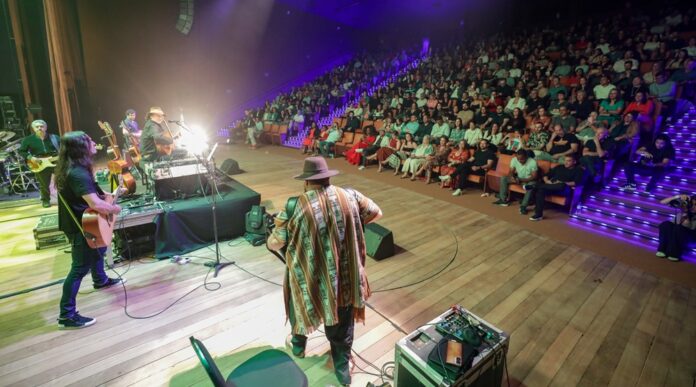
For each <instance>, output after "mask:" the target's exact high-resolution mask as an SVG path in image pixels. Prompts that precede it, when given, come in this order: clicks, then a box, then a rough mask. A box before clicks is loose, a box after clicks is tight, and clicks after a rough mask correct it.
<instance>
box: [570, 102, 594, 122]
mask: <svg viewBox="0 0 696 387" xmlns="http://www.w3.org/2000/svg"><path fill="white" fill-rule="evenodd" d="M568 108H569V109H570V111H571V113H574V114H573V115H574V116H575V118H579V119H581V120H585V119H587V117H589V116H590V113H592V111H594V105H593V104H592V102H590V101H588V100H584V101H582V102H578V101H575V102H573V103H571V104H570V105H568Z"/></svg>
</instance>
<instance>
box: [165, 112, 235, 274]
mask: <svg viewBox="0 0 696 387" xmlns="http://www.w3.org/2000/svg"><path fill="white" fill-rule="evenodd" d="M174 123H175V124H177V125H179V126H180V127H181V128H183V129H185V130H186V131H188V132H191V130H190V129H189V128H187V127H186V125H184V123H182V122H178V121H177V122H174ZM217 145H218V144H217V143H215V146H213V149H212V150H211V151H210V153H209V154H208V158H207V159H206V160H205V161H204V160H201V158H200V157H199V156H198V155H194V156H195V157H196V158H197V159H198V162H199V163H201V164H203V165H205V169H206V172H207V173H208V178H209V181H210V182H212V184H213V194H212V195H211V196H212V197H213V200H212V201H211V211H212V213H213V238H214V240H215V261H214V262H206V263H205V266H206V267H211V268H213V269H214V270H215V272H214V274H213V277H214V278H217V276H218V273H220V270H222V269H224V268H225V267H226V266H230V265H234V264H235V262H234V261H231V262H220V239H219V237H218V226H217V199H216V196H217V195H219V194H220V192H219V190H218V187H217V182H216V181H215V171H216V169H217V167H216V166H215V159H214V158H213V153H215V150H217ZM211 162H212V164H213V167H212V168H211V167H210V163H211Z"/></svg>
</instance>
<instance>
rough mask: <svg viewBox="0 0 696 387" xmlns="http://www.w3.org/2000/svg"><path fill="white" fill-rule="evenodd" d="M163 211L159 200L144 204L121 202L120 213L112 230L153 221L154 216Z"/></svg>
mask: <svg viewBox="0 0 696 387" xmlns="http://www.w3.org/2000/svg"><path fill="white" fill-rule="evenodd" d="M163 212H164V209H163V208H162V205H161V204H160V203H159V202H155V203H154V204H149V205H146V206H131V205H129V204H126V203H123V204H121V213H119V214H118V218H117V219H116V224H115V225H114V230H120V229H124V228H129V227H133V226H139V225H141V224H147V223H153V222H154V221H155V217H156V216H157V215H159V214H161V213H163Z"/></svg>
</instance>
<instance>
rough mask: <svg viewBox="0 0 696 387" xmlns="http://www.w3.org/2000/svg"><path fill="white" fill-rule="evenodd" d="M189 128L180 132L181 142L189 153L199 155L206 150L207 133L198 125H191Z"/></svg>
mask: <svg viewBox="0 0 696 387" xmlns="http://www.w3.org/2000/svg"><path fill="white" fill-rule="evenodd" d="M190 129H191V130H190V131H183V132H182V133H181V142H182V143H183V144H184V146H185V147H186V150H188V151H189V153H192V154H194V155H201V154H203V152H205V151H206V150H208V135H207V134H206V133H205V131H204V130H203V129H202V128H201V127H200V126H198V125H191V126H190Z"/></svg>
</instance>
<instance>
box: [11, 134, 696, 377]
mask: <svg viewBox="0 0 696 387" xmlns="http://www.w3.org/2000/svg"><path fill="white" fill-rule="evenodd" d="M219 152H221V155H224V156H225V157H233V158H234V159H236V160H238V161H239V162H240V165H242V167H243V168H244V170H246V171H247V173H245V174H242V175H236V176H235V179H236V180H238V181H239V183H240V184H243V185H244V186H247V187H249V188H250V189H251V190H253V191H254V192H258V193H260V195H261V199H262V200H261V204H262V205H265V206H266V207H267V209H268V211H269V212H276V211H278V210H279V209H280V208H282V207H283V206H284V203H285V201H286V199H287V198H288V197H289V196H293V195H296V194H297V193H299V192H301V191H302V187H303V186H302V182H300V181H297V180H293V179H292V176H293V175H295V174H297V173H298V171H300V170H301V168H302V161H301V157H299V156H298V155H293V156H290V155H288V152H289V151H287V150H279V149H278V148H272V147H265V148H261V149H260V150H258V151H256V152H253V151H249V150H246V149H244V148H243V147H227V148H222V149H221V150H219ZM330 164H331V167H332V168H338V169H341V170H342V174H340V175H339V176H337V177H336V178H335V183H337V184H338V185H341V186H349V187H353V188H356V189H358V190H359V191H361V192H363V193H365V194H367V195H368V196H370V197H371V198H373V199H374V200H375V201H376V202H377V203H378V204H379V205H380V206H381V208H382V209H383V211H384V218H383V220H381V221H380V222H379V223H380V224H381V225H383V226H385V227H387V228H389V229H390V230H392V231H393V232H394V237H395V242H396V244H397V245H398V247H399V248H398V251H397V255H395V256H393V257H390V258H387V259H385V260H382V261H375V260H373V259H371V258H368V262H367V268H366V270H367V275H368V279H369V281H370V286H371V288H372V290H373V292H374V293H373V296H372V297H371V298H370V300H369V303H370V308H368V309H367V311H366V314H367V316H366V317H367V321H366V324H365V325H362V324H357V325H356V334H355V343H354V349H355V350H356V352H357V353H359V354H360V356H361V357H362V358H364V360H363V359H360V358H357V357H356V363H357V366H358V367H360V368H362V369H364V370H365V371H367V372H370V373H378V371H377V370H375V369H374V368H372V367H371V365H369V364H368V363H367V362H370V363H372V364H373V365H374V366H376V367H377V368H381V367H382V365H384V364H385V363H386V362H388V361H392V360H393V358H394V345H395V343H396V342H397V341H398V340H399V339H400V338H402V337H403V336H404V335H405V332H411V331H413V330H414V329H416V328H417V327H419V326H420V325H422V324H424V323H426V322H428V321H429V320H431V319H432V318H434V317H435V316H437V315H439V314H440V313H442V312H443V311H444V310H445V309H447V308H448V307H449V306H451V305H452V304H455V303H460V304H462V305H463V306H464V307H466V308H468V309H470V310H472V311H473V312H474V313H476V314H478V315H479V316H481V317H483V318H484V319H486V320H487V321H489V322H491V323H493V324H494V325H495V326H497V327H498V328H500V329H502V330H503V331H505V332H507V333H508V334H510V336H511V338H510V350H509V353H508V357H507V364H508V366H509V374H510V379H511V385H513V386H521V385H524V386H539V385H558V386H569V385H587V386H596V385H616V386H625V385H636V384H641V385H650V386H660V385H665V386H675V385H690V384H691V383H692V374H693V372H694V369H693V364H692V363H693V362H692V361H691V360H692V359H694V358H696V353H695V352H694V351H696V349H695V348H696V345H695V343H696V324H689V321H691V320H693V319H694V318H696V290H694V288H692V287H689V286H686V285H683V284H680V283H678V282H676V281H673V280H670V279H668V278H666V277H665V276H660V275H657V274H655V273H652V272H649V271H646V270H642V269H640V268H637V267H636V266H633V265H630V264H627V263H624V262H622V261H620V260H617V259H611V258H607V257H605V256H602V255H600V254H597V253H595V252H593V251H592V250H589V249H585V248H581V247H579V246H576V245H572V244H569V243H565V242H564V241H559V240H558V239H556V238H554V237H551V236H549V235H547V234H544V233H542V232H539V231H537V230H535V229H530V228H525V227H523V226H522V225H521V224H522V223H520V224H518V223H516V222H514V221H507V220H501V218H499V217H497V216H495V214H494V215H490V214H488V213H486V211H491V212H496V213H497V212H501V213H502V212H503V211H504V209H500V208H497V207H496V208H494V209H492V210H489V207H493V206H490V204H488V206H489V207H486V208H485V210H481V211H478V210H473V209H471V208H467V207H466V206H465V205H462V204H461V203H467V201H468V200H470V201H477V200H481V201H482V200H483V199H482V198H478V196H477V197H476V198H462V200H460V201H459V202H457V203H460V204H453V203H454V201H453V200H454V199H446V198H444V197H440V196H441V195H440V193H439V191H433V192H434V194H432V195H428V194H424V193H422V192H420V191H416V190H412V189H408V188H405V187H408V184H409V183H410V182H404V181H402V180H400V179H398V178H395V177H393V176H387V174H386V173H385V174H381V175H378V174H376V172H375V171H372V170H369V169H368V170H367V171H364V172H362V173H361V172H357V170H355V169H354V167H351V168H353V169H352V170H350V171H348V170H347V168H349V166H348V165H347V164H346V163H345V162H344V161H343V160H330ZM410 184H418V183H410ZM429 188H430V191H432V190H438V189H439V188H436V187H432V186H431V187H429ZM447 194H448V193H447ZM487 199H488V198H487ZM38 207H40V206H36V205H34V206H25V207H21V208H18V209H11V210H3V212H2V213H0V221H2V222H3V223H2V224H3V230H4V231H6V232H5V233H4V237H3V240H2V243H1V245H0V248H2V251H3V252H8V253H5V254H4V256H3V257H2V259H0V275H1V276H2V281H0V289H1V293H2V294H5V293H8V292H11V291H13V290H17V289H24V288H28V287H31V286H36V285H39V284H43V283H48V282H50V281H55V280H57V279H60V278H62V277H63V276H64V275H65V272H66V271H67V266H68V264H69V256H68V255H67V254H66V253H65V252H64V251H63V249H62V248H54V249H51V250H41V251H36V250H34V247H33V241H32V238H31V235H30V234H31V227H33V223H34V222H35V216H36V215H37V214H39V213H43V209H40V208H38ZM200 208H205V207H204V206H201V207H200ZM48 210H51V209H48ZM181 210H182V211H185V209H183V208H182V209H181ZM508 210H509V209H508ZM201 211H202V210H201ZM221 212H222V211H221ZM201 213H202V214H204V212H201ZM219 215H220V214H219ZM551 215H553V214H551ZM224 216H225V215H221V216H220V217H219V218H218V220H220V219H222V218H223V217H224ZM202 217H203V218H205V216H204V215H202ZM204 221H205V222H206V223H205V225H207V226H208V227H209V226H211V225H212V221H211V220H210V219H207V220H206V219H204ZM225 221H227V220H225ZM552 221H553V220H551V222H552ZM196 223H198V221H196ZM526 223H530V222H526ZM526 223H524V224H526ZM532 227H537V226H536V225H533V226H532ZM27 233H29V235H28V236H27V235H26V234H27ZM178 247H180V246H178ZM221 251H222V255H223V258H222V259H223V261H235V262H236V263H237V265H236V266H230V267H227V268H225V269H223V270H222V271H221V273H220V275H219V277H218V278H217V279H213V278H212V274H211V272H210V269H209V268H207V267H205V266H204V264H205V263H206V262H210V260H211V259H213V258H214V255H215V254H214V251H213V249H212V246H207V247H204V248H200V249H198V250H194V251H192V252H190V253H188V254H187V256H190V257H191V259H192V261H191V263H189V264H187V265H179V264H175V263H171V262H170V261H169V260H156V259H148V258H143V259H139V260H132V261H127V262H124V263H120V264H119V265H118V267H117V268H116V269H115V270H116V271H118V272H119V273H121V274H122V275H124V277H125V278H127V280H128V282H127V283H126V290H127V299H128V305H127V311H128V314H130V315H131V316H132V317H137V318H138V319H135V318H132V317H129V316H127V315H126V314H125V312H124V305H125V304H126V302H125V301H126V297H125V293H124V289H123V288H120V287H114V288H110V289H106V290H101V291H95V290H93V289H92V287H91V283H90V281H89V279H86V280H85V281H84V282H83V286H82V290H81V293H80V294H79V295H78V299H77V303H78V307H79V310H80V312H81V313H83V314H85V315H88V316H93V317H96V318H97V320H98V322H97V324H95V325H94V326H92V327H89V328H86V329H84V330H79V331H59V330H57V324H56V318H57V314H58V299H59V297H60V287H59V286H49V287H46V288H43V289H40V290H36V291H33V292H30V293H27V294H22V295H18V296H15V297H11V298H5V299H0V314H1V317H0V329H2V331H3V332H4V334H3V336H2V337H0V384H2V385H27V386H29V385H31V386H38V385H47V384H51V385H68V384H76V385H117V386H125V385H133V386H148V387H150V386H153V385H173V386H189V385H209V381H208V378H207V376H206V374H205V372H204V371H203V369H202V368H201V366H200V364H199V362H198V360H197V358H196V356H195V354H194V352H193V349H192V348H191V347H190V345H189V342H188V337H189V336H191V335H194V336H195V337H197V338H199V339H201V340H203V342H204V343H205V344H206V346H207V347H208V349H209V350H210V352H211V353H212V354H213V356H215V357H216V359H217V362H218V365H219V366H220V368H221V370H222V373H223V374H225V375H226V374H227V373H229V372H230V371H231V370H232V369H233V368H234V367H235V366H236V365H237V364H238V363H239V362H241V361H243V360H244V359H247V358H249V357H250V356H252V355H253V354H254V353H257V352H258V351H260V350H261V349H263V348H268V347H274V348H282V347H283V346H284V341H285V337H286V335H287V334H288V333H289V331H290V329H289V326H288V325H286V324H285V316H284V312H283V302H282V299H283V298H282V290H281V288H280V286H279V285H278V284H280V283H281V282H282V280H283V275H284V267H283V265H282V264H281V263H280V262H279V261H278V259H277V258H275V257H273V256H272V255H271V254H270V253H268V252H267V251H266V250H265V248H264V247H252V246H251V245H249V244H248V243H247V242H246V241H244V240H243V239H242V238H236V239H232V240H229V239H227V240H224V241H223V243H222V244H221ZM450 261H451V263H450ZM111 274H113V273H111ZM433 276H434V277H433ZM429 277H433V278H430V279H427V278H429ZM424 279H427V280H425V281H423V280H424ZM420 281H422V282H420ZM189 293H190V294H189ZM182 297H183V298H182ZM165 309H166V310H165ZM146 317H149V318H146ZM677 332H679V333H680V335H677V334H676V333H677ZM328 348H329V346H328V343H327V341H326V339H325V338H324V337H323V335H322V334H321V333H320V332H317V333H315V334H314V335H312V336H311V338H310V340H309V342H308V347H307V357H306V358H305V359H296V362H297V364H298V365H299V366H300V367H301V368H302V369H303V370H304V371H305V373H306V374H307V375H308V377H309V380H310V385H311V386H325V385H328V384H335V383H336V380H335V377H334V376H333V373H332V371H331V368H330V365H329V364H327V360H328V359H329V357H330V356H329V355H328ZM355 371H356V373H354V376H353V378H354V383H353V385H355V386H364V385H365V384H366V382H368V381H370V382H380V383H381V381H379V377H376V376H374V375H370V374H367V373H362V371H361V370H360V369H359V368H356V369H355ZM504 385H505V384H504Z"/></svg>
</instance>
